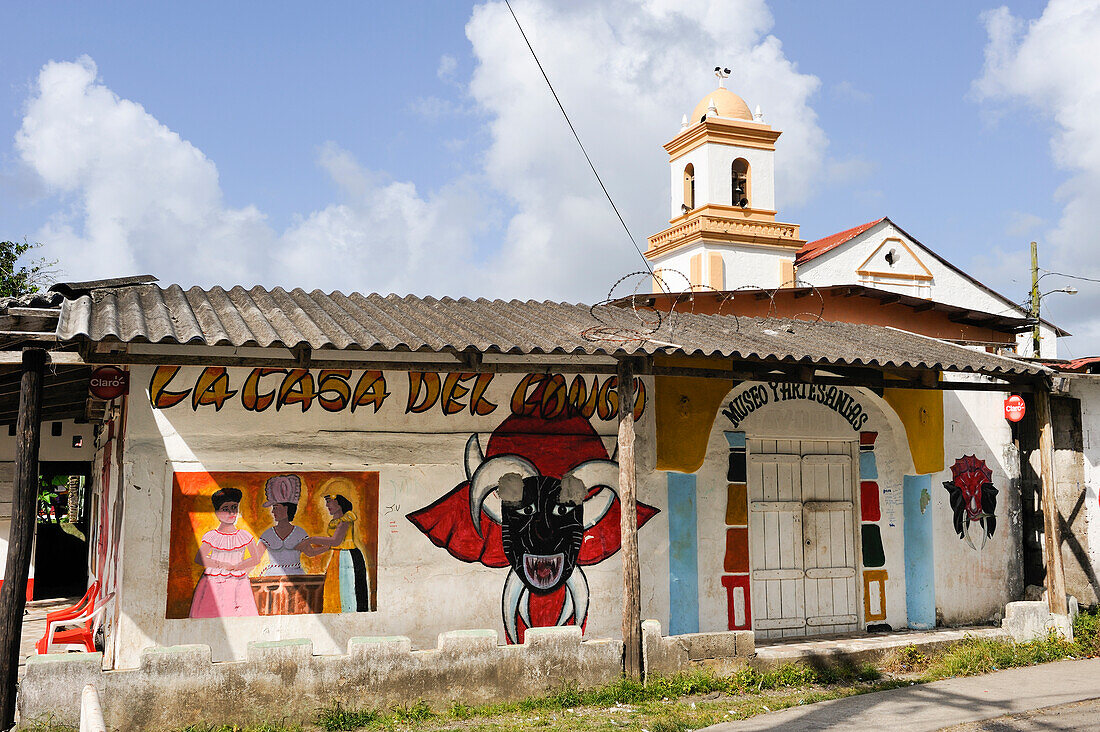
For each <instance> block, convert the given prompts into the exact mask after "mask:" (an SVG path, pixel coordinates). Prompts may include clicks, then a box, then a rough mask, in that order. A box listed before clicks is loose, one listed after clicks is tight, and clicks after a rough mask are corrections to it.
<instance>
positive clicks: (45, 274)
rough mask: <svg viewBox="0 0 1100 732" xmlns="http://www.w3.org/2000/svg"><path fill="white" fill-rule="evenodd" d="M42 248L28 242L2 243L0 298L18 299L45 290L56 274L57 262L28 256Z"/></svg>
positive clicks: (0, 251) (0, 255) (0, 253)
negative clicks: (29, 253)
mask: <svg viewBox="0 0 1100 732" xmlns="http://www.w3.org/2000/svg"><path fill="white" fill-rule="evenodd" d="M40 246H42V245H41V244H38V243H35V244H30V243H28V242H27V241H26V240H24V241H22V242H18V241H0V297H18V296H20V295H27V294H29V293H32V292H38V291H40V290H43V289H45V287H46V286H47V285H49V284H50V280H51V279H53V277H54V275H55V274H56V267H57V262H51V261H47V260H46V259H43V258H38V259H29V258H28V257H27V256H26V255H27V254H28V252H32V251H34V250H35V249H37V248H39V247H40Z"/></svg>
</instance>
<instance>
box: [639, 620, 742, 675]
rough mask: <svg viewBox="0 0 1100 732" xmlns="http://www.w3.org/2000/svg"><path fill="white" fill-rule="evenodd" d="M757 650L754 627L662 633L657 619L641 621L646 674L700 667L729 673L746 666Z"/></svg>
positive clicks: (674, 672) (660, 673)
mask: <svg viewBox="0 0 1100 732" xmlns="http://www.w3.org/2000/svg"><path fill="white" fill-rule="evenodd" d="M755 653H756V640H755V636H754V635H753V632H752V631H751V630H731V631H725V632H718V633H685V634H684V635H672V636H662V635H661V624H660V623H659V622H657V621H656V620H647V621H645V622H644V623H642V665H643V667H644V668H645V673H646V676H647V677H648V676H651V675H653V676H671V675H673V674H678V673H683V672H686V671H692V670H695V669H700V668H706V669H710V670H713V671H715V672H716V673H720V674H721V673H728V672H730V671H732V670H735V669H737V668H740V667H742V666H744V665H746V664H747V663H748V662H749V660H750V659H751V658H752V657H753V655H755Z"/></svg>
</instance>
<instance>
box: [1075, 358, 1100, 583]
mask: <svg viewBox="0 0 1100 732" xmlns="http://www.w3.org/2000/svg"><path fill="white" fill-rule="evenodd" d="M1069 384H1070V395H1071V396H1073V397H1076V398H1078V399H1080V400H1081V439H1082V445H1083V449H1084V456H1085V521H1086V522H1087V523H1086V526H1087V530H1086V536H1087V538H1088V554H1089V560H1090V561H1091V563H1092V568H1093V571H1094V572H1095V571H1096V570H1098V569H1100V376H1080V377H1073V378H1071V379H1070V382H1069Z"/></svg>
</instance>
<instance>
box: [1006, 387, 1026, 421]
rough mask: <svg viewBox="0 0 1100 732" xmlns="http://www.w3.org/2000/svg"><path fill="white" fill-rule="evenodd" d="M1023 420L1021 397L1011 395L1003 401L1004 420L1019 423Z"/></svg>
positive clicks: (1022, 401)
mask: <svg viewBox="0 0 1100 732" xmlns="http://www.w3.org/2000/svg"><path fill="white" fill-rule="evenodd" d="M1023 418H1024V400H1023V397H1020V396H1017V395H1015V394H1013V395H1012V396H1010V397H1009V398H1008V399H1005V419H1007V420H1008V421H1009V422H1019V421H1020V420H1021V419H1023Z"/></svg>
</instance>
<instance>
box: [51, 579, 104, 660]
mask: <svg viewBox="0 0 1100 732" xmlns="http://www.w3.org/2000/svg"><path fill="white" fill-rule="evenodd" d="M114 599H115V594H114V593H113V592H112V593H111V594H109V595H107V596H106V597H104V598H103V599H102V600H99V601H96V602H93V603H92V604H91V605H89V606H88V607H87V608H86V609H85V611H84V612H83V613H81V614H80V615H77V616H76V617H72V618H61V619H58V620H55V621H53V622H48V623H46V636H45V638H44V639H43V640H45V644H44V646H43V647H44V648H45V653H49V652H50V648H51V647H52V646H82V647H83V649H84V650H85V651H87V652H88V653H95V650H96V648H95V634H96V631H98V630H99V626H100V625H102V624H103V616H104V615H105V614H106V612H107V608H108V606H110V604H111V602H112V601H113V600H114ZM81 623H83V625H81ZM69 625H71V626H76V627H74V628H72V629H70V630H61V628H63V627H65V626H69ZM66 650H68V649H66Z"/></svg>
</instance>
